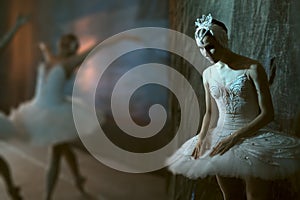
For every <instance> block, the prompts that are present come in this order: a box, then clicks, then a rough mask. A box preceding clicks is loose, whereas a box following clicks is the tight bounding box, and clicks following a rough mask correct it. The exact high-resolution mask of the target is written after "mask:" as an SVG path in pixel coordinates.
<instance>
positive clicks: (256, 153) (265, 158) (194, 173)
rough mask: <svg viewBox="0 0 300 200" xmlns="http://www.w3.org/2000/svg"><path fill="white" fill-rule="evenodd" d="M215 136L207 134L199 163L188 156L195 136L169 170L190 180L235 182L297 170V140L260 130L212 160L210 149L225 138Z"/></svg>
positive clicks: (281, 175)
mask: <svg viewBox="0 0 300 200" xmlns="http://www.w3.org/2000/svg"><path fill="white" fill-rule="evenodd" d="M223 131H224V130H223ZM218 133H219V130H217V129H211V130H209V132H208V134H207V136H206V138H207V139H206V140H205V141H204V142H203V145H202V147H201V151H202V154H201V156H200V157H199V158H198V159H194V158H193V157H192V156H191V155H192V153H193V150H194V148H195V146H196V144H197V141H198V135H196V136H194V137H192V138H191V139H189V140H188V141H186V142H185V143H184V144H183V145H182V146H181V147H180V148H179V149H178V150H177V151H176V152H175V153H174V154H173V155H172V156H170V157H169V158H168V159H167V161H166V162H167V164H168V168H169V170H170V171H171V172H173V173H174V174H181V175H184V176H186V177H188V178H191V179H197V178H204V177H206V176H209V175H220V176H226V177H237V178H246V177H249V176H251V177H258V178H261V179H265V180H275V179H281V178H286V177H288V176H290V175H292V174H294V173H297V172H299V170H300V139H298V138H295V137H291V136H287V135H284V134H282V133H278V132H275V131H271V130H260V131H258V133H257V135H256V136H253V137H251V138H248V139H245V140H244V141H243V142H242V143H239V144H237V145H235V146H233V147H232V148H231V149H230V150H228V151H227V152H226V153H224V154H223V155H216V156H213V157H211V156H209V154H210V152H211V151H212V148H213V147H214V146H215V145H216V144H217V143H218V142H219V141H221V139H222V138H224V137H219V136H218V135H217V134H218ZM229 134H230V133H229V132H228V135H229ZM225 135H226V134H225Z"/></svg>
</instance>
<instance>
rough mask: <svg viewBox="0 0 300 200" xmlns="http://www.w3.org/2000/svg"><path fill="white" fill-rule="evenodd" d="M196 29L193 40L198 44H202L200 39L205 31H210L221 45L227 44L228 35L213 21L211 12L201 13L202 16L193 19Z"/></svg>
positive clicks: (204, 34)
mask: <svg viewBox="0 0 300 200" xmlns="http://www.w3.org/2000/svg"><path fill="white" fill-rule="evenodd" d="M195 26H196V31H195V40H196V42H197V44H198V45H201V44H202V40H203V38H204V36H206V35H207V33H210V34H211V35H212V36H213V37H214V38H215V39H216V40H217V41H218V42H219V43H220V44H221V45H222V46H223V47H227V46H228V36H227V33H226V31H225V29H224V28H223V27H221V26H219V25H217V24H215V23H213V18H212V16H211V14H208V15H207V16H205V15H202V18H201V19H199V18H197V19H196V21H195Z"/></svg>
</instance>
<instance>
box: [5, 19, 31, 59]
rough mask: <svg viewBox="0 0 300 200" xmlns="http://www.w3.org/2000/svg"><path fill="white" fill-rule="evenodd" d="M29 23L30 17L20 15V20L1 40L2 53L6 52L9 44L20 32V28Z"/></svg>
mask: <svg viewBox="0 0 300 200" xmlns="http://www.w3.org/2000/svg"><path fill="white" fill-rule="evenodd" d="M27 21H28V16H23V15H19V16H18V19H17V21H16V23H15V25H14V26H13V28H12V29H11V30H9V31H8V32H7V33H6V34H5V35H4V36H3V38H1V40H0V51H1V52H0V53H2V52H3V51H4V49H5V48H6V47H7V45H8V44H9V42H10V41H11V40H12V38H13V36H14V35H15V34H16V32H17V31H18V30H19V28H20V27H21V26H22V25H23V24H25V23H26V22H27Z"/></svg>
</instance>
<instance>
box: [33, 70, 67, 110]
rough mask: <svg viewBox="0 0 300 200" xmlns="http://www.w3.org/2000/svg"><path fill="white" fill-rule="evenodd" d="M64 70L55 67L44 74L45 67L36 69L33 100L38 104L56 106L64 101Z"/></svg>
mask: <svg viewBox="0 0 300 200" xmlns="http://www.w3.org/2000/svg"><path fill="white" fill-rule="evenodd" d="M65 77H66V76H65V72H64V69H63V68H62V67H61V66H59V65H57V66H54V67H52V68H51V69H50V71H49V72H48V73H46V69H45V65H43V64H42V65H41V66H40V67H39V69H38V80H37V85H36V93H35V100H36V101H37V102H38V103H39V104H47V105H51V104H56V103H59V102H61V101H63V100H64V84H65V81H66V78H65Z"/></svg>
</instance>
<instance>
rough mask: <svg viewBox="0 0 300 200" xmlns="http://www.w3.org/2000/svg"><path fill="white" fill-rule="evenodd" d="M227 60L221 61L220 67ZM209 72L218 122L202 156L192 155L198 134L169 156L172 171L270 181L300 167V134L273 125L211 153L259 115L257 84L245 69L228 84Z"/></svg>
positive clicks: (210, 132) (192, 175)
mask: <svg viewBox="0 0 300 200" xmlns="http://www.w3.org/2000/svg"><path fill="white" fill-rule="evenodd" d="M219 64H222V63H217V64H216V65H215V66H218V65H219ZM211 71H212V67H210V68H208V69H207V70H206V71H205V72H204V73H203V76H205V78H206V80H208V85H209V91H210V94H211V96H212V97H213V98H214V100H215V102H216V105H217V107H218V111H219V119H218V123H217V125H216V127H214V128H213V129H210V130H208V133H207V134H206V136H205V139H204V141H203V145H202V147H201V151H200V152H201V156H200V157H199V158H198V159H196V160H195V159H194V158H193V157H191V155H192V153H193V150H194V148H195V145H196V144H197V140H198V136H194V137H193V138H191V139H189V140H188V141H187V142H185V143H184V144H183V145H182V146H181V147H180V148H179V149H178V150H177V151H176V152H175V153H174V154H173V155H172V156H171V157H170V158H168V159H167V164H168V165H169V169H170V171H172V172H173V173H175V174H182V175H184V176H187V177H189V178H191V179H196V178H199V177H200V178H203V177H206V176H208V175H221V176H226V177H239V178H245V177H249V176H251V177H259V178H262V179H266V180H273V179H280V178H285V177H288V176H290V175H292V174H293V173H297V172H299V171H300V139H299V138H295V137H291V136H287V135H285V134H283V133H278V132H276V131H272V130H266V129H261V130H259V131H257V132H256V133H255V134H254V135H255V136H252V137H250V138H247V139H245V140H244V141H242V142H241V143H239V144H236V145H234V146H233V147H232V148H231V149H229V150H228V151H227V152H225V153H224V154H223V155H216V156H213V157H210V156H209V154H210V152H211V151H212V149H213V147H215V146H216V145H217V144H218V143H219V142H220V141H222V139H224V138H226V137H228V136H229V135H230V134H231V133H234V132H235V131H236V130H239V129H240V128H243V127H244V126H246V125H247V124H248V123H250V122H251V121H252V120H253V119H254V118H255V117H256V116H257V115H258V114H259V105H258V102H257V94H256V89H255V88H254V85H253V83H252V81H251V80H250V79H249V78H248V76H247V75H246V74H245V73H246V72H244V73H242V74H240V75H238V76H236V77H235V78H233V79H232V81H231V82H230V83H229V84H227V85H222V84H221V83H220V82H219V79H218V80H216V79H215V78H216V74H218V72H216V71H213V72H211Z"/></svg>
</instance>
